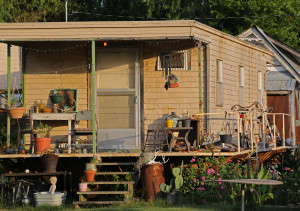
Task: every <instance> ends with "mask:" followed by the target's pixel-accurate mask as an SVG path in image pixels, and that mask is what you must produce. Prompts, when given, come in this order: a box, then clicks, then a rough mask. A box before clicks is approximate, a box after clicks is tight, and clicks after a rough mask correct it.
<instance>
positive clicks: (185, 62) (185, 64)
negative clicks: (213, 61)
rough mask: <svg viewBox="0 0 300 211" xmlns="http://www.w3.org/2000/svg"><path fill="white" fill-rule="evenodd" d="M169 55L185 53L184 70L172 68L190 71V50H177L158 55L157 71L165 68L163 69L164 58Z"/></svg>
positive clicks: (172, 68)
mask: <svg viewBox="0 0 300 211" xmlns="http://www.w3.org/2000/svg"><path fill="white" fill-rule="evenodd" d="M169 53H183V55H184V64H183V68H174V67H171V70H184V71H189V70H190V69H191V68H189V60H190V56H189V54H188V50H175V51H168V52H161V53H159V54H158V56H157V69H156V70H157V71H161V70H163V69H164V68H163V67H162V63H161V61H162V59H161V58H162V57H163V55H164V54H169Z"/></svg>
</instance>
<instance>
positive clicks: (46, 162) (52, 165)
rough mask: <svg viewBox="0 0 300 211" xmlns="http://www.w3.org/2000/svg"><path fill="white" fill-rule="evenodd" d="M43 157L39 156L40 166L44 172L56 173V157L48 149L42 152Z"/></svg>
mask: <svg viewBox="0 0 300 211" xmlns="http://www.w3.org/2000/svg"><path fill="white" fill-rule="evenodd" d="M42 153H43V155H42V156H41V164H42V168H43V171H44V172H49V173H52V172H56V167H57V163H58V159H59V157H58V155H56V154H55V153H54V152H52V151H50V149H49V148H46V149H45V150H43V151H42Z"/></svg>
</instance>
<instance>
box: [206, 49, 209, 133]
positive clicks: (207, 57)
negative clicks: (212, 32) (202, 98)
mask: <svg viewBox="0 0 300 211" xmlns="http://www.w3.org/2000/svg"><path fill="white" fill-rule="evenodd" d="M205 47H206V90H207V95H206V97H207V99H206V113H210V43H208V44H206V46H205ZM206 123H207V131H210V124H209V120H208V119H207V121H206Z"/></svg>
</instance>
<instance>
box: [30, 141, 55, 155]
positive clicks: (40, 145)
mask: <svg viewBox="0 0 300 211" xmlns="http://www.w3.org/2000/svg"><path fill="white" fill-rule="evenodd" d="M50 142H51V138H36V139H35V145H34V147H35V149H34V151H35V153H42V152H43V151H44V150H45V149H50Z"/></svg>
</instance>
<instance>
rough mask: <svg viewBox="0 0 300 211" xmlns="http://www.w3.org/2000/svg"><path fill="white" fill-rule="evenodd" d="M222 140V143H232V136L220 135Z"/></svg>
mask: <svg viewBox="0 0 300 211" xmlns="http://www.w3.org/2000/svg"><path fill="white" fill-rule="evenodd" d="M220 139H221V142H222V143H227V144H228V143H231V140H232V134H225V135H220Z"/></svg>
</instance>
